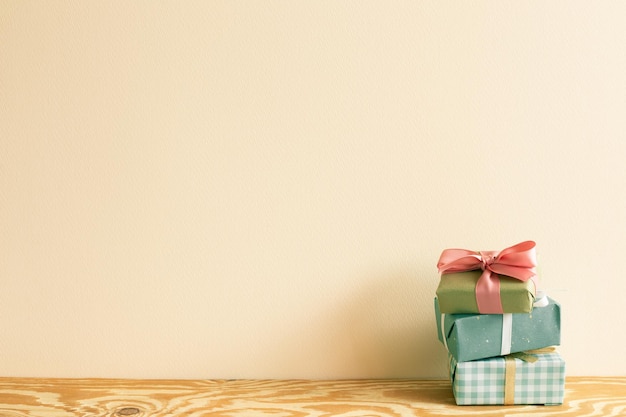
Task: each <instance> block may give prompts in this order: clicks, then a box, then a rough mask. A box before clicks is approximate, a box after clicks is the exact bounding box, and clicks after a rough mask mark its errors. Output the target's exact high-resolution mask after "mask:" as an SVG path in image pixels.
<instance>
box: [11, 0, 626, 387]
mask: <svg viewBox="0 0 626 417" xmlns="http://www.w3.org/2000/svg"><path fill="white" fill-rule="evenodd" d="M624 16H626V3H624V2H618V1H615V2H610V1H598V2H587V1H563V2H560V1H555V2H543V1H537V2H533V1H530V2H508V1H478V2H447V1H433V2H430V1H421V2H413V1H407V2H380V1H350V2H336V1H310V2H304V1H274V0H269V1H260V2H256V1H234V2H219V1H207V2H205V1H183V2H178V1H161V2H153V1H133V2H127V1H112V2H96V1H86V2H83V1H47V2H40V1H22V0H19V1H7V0H0V282H1V283H2V286H1V288H0V375H3V376H62V377H76V376H87V377H105V376H110V377H138V378H152V377H160V378H163V377H165V378H288V377H302V378H349V377H422V378H431V377H436V378H443V377H445V373H446V364H445V362H446V361H445V354H444V349H443V347H442V346H441V345H440V344H439V342H438V341H437V337H436V331H435V319H434V313H433V307H432V299H433V296H434V292H435V289H436V286H437V282H438V279H439V277H438V274H437V271H436V267H435V265H436V262H437V259H438V257H439V254H440V252H441V250H443V249H445V248H447V247H464V248H470V249H477V250H478V249H483V250H486V249H501V248H504V247H505V246H510V245H512V244H515V243H518V242H520V241H523V240H527V239H532V240H535V241H536V242H537V252H538V256H539V262H540V272H541V275H542V282H543V286H544V288H546V289H547V290H548V291H549V293H550V294H551V295H552V296H553V297H554V298H555V299H557V300H558V301H559V302H560V303H561V304H562V308H563V316H562V320H563V321H562V347H561V349H560V351H561V353H562V354H563V356H564V357H565V359H566V360H567V366H568V373H569V374H570V375H617V374H621V375H624V374H626V362H625V361H623V360H621V359H620V356H619V355H618V354H616V351H615V350H614V348H615V347H616V346H623V345H624V344H625V343H626V339H625V336H624V332H623V329H622V327H623V326H622V324H621V323H620V320H619V318H620V317H622V316H623V308H624V307H623V306H624V302H623V300H624V294H625V293H626V280H625V279H624V278H623V277H624V274H625V270H624V261H623V260H624V257H625V256H626V255H625V254H626V242H625V239H624V232H625V231H626V219H625V213H626V199H625V197H624V193H625V191H624V190H625V189H626V169H625V168H624V157H625V155H626V76H625V75H624V74H626V26H625V25H624Z"/></svg>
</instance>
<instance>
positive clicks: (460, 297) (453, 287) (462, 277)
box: [437, 270, 535, 314]
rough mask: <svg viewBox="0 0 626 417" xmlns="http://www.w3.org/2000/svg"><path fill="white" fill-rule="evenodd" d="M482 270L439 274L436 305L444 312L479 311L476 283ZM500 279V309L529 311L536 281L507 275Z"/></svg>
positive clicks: (533, 299)
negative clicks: (437, 301) (522, 279)
mask: <svg viewBox="0 0 626 417" xmlns="http://www.w3.org/2000/svg"><path fill="white" fill-rule="evenodd" d="M481 274H482V271H481V270H474V271H465V272H451V273H446V274H442V275H441V280H440V281H439V286H438V287H437V298H439V308H440V309H441V312H442V313H445V314H467V313H480V311H479V310H478V303H477V302H476V283H477V282H478V279H479V278H480V276H481ZM498 277H499V279H500V300H501V302H502V312H503V313H530V312H531V311H532V309H533V303H534V301H535V282H534V281H533V280H528V281H520V280H518V279H515V278H511V277H508V276H506V275H498Z"/></svg>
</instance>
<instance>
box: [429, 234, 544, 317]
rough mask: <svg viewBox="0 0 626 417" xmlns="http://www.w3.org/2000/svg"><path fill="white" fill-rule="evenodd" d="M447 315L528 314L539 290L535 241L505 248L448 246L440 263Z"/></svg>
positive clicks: (441, 303)
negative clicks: (487, 248) (482, 249)
mask: <svg viewBox="0 0 626 417" xmlns="http://www.w3.org/2000/svg"><path fill="white" fill-rule="evenodd" d="M437 267H438V270H439V272H440V273H441V280H440V281H439V286H438V288H437V297H438V299H439V307H440V309H441V312H442V313H445V314H467V313H480V314H504V313H529V312H530V311H532V308H533V303H534V301H535V293H536V282H535V280H536V272H535V267H536V256H535V242H533V241H526V242H522V243H518V244H517V245H514V246H511V247H508V248H506V249H503V250H502V251H499V252H498V251H478V252H475V251H470V250H466V249H446V250H444V251H443V252H442V254H441V256H440V258H439V262H438V263H437Z"/></svg>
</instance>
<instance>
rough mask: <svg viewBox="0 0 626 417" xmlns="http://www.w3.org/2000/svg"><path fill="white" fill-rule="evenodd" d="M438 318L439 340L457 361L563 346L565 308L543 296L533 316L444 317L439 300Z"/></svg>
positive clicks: (515, 314)
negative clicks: (562, 332) (562, 311)
mask: <svg viewBox="0 0 626 417" xmlns="http://www.w3.org/2000/svg"><path fill="white" fill-rule="evenodd" d="M540 294H541V292H540ZM435 317H436V319H437V336H438V337H439V341H440V342H442V343H443V344H444V346H445V347H446V348H447V350H448V352H450V354H451V355H452V356H453V357H454V359H455V360H456V361H457V362H466V361H472V360H476V359H483V358H489V357H492V356H502V355H507V354H509V353H514V352H522V351H525V350H531V349H540V348H544V347H547V346H556V345H559V344H560V343H561V306H560V304H559V303H557V302H556V301H554V300H553V299H551V298H549V297H547V296H544V295H543V294H541V298H540V299H539V300H538V301H537V302H536V303H535V307H533V310H532V311H531V312H530V313H513V314H442V313H441V311H440V309H439V300H438V299H437V298H435Z"/></svg>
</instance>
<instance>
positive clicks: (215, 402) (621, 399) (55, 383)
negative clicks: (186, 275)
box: [0, 377, 626, 417]
mask: <svg viewBox="0 0 626 417" xmlns="http://www.w3.org/2000/svg"><path fill="white" fill-rule="evenodd" d="M442 415H445V416H457V415H463V416H466V415H480V416H518V417H521V416H530V415H532V416H623V415H626V377H607V378H603V377H588V378H586V377H571V378H568V379H567V382H566V394H565V403H564V404H563V405H560V406H508V407H496V406H463V407H459V406H456V405H455V404H454V398H453V397H452V391H451V387H450V383H449V382H448V381H445V380H336V381H316V380H125V379H40V378H0V416H2V417H26V416H28V417H78V416H80V417H86V416H90V417H96V416H98V417H104V416H107V417H124V416H131V417H146V416H155V417H156V416H198V417H200V416H229V417H238V416H250V417H255V416H272V417H286V416H294V417H296V416H297V417H303V416H310V417H313V416H315V417H322V416H344V417H348V416H377V417H391V416H394V417H395V416H403V417H404V416H425V417H428V416H442Z"/></svg>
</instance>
